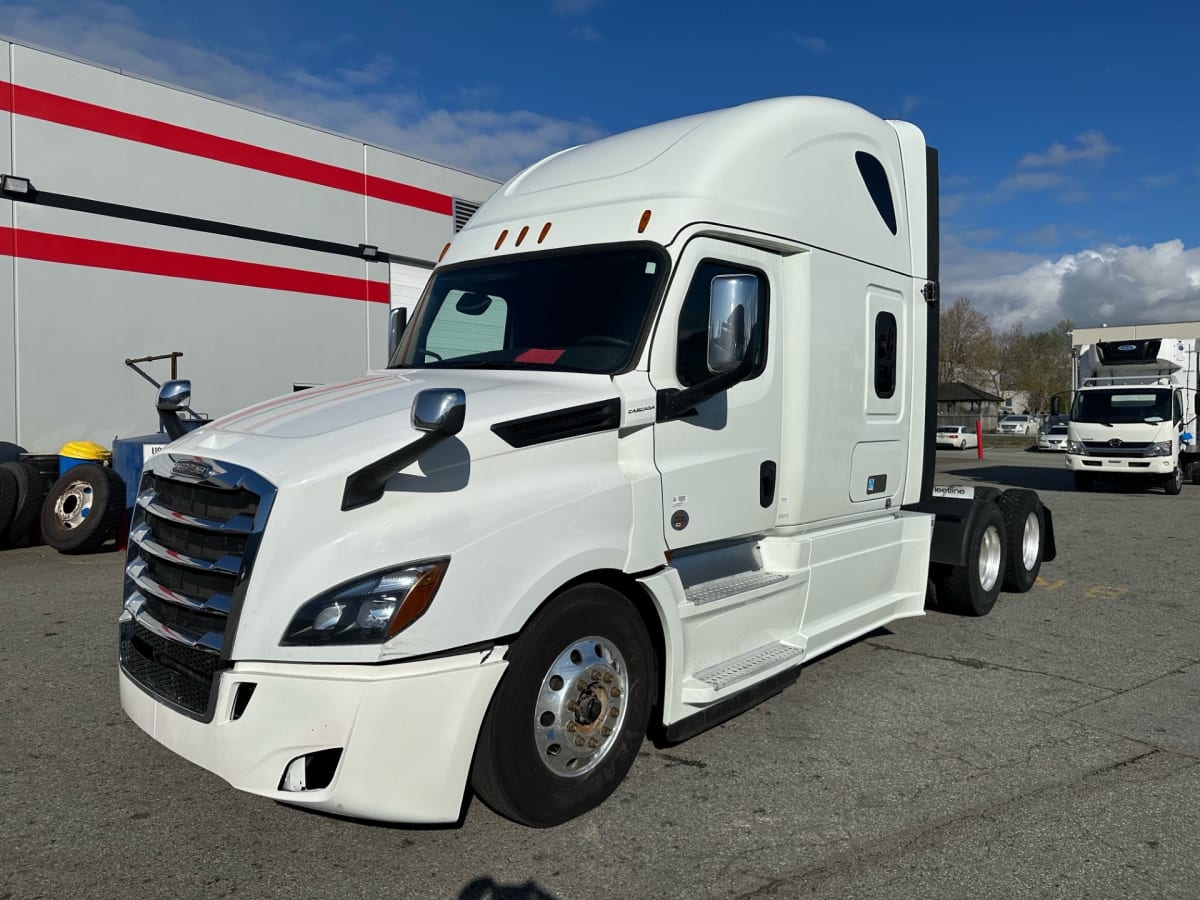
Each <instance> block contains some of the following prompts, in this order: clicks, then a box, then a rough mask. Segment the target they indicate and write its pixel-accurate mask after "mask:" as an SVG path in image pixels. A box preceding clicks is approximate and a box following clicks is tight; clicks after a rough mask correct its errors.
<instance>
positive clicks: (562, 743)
mask: <svg viewBox="0 0 1200 900" xmlns="http://www.w3.org/2000/svg"><path fill="white" fill-rule="evenodd" d="M628 695H629V669H628V667H627V666H626V665H625V658H624V657H623V656H621V651H620V650H618V649H617V648H616V646H615V645H614V644H613V643H612V642H611V641H609V640H607V639H606V638H602V637H596V636H594V635H593V636H591V637H585V638H581V639H580V640H578V641H576V642H574V643H573V644H571V645H570V646H569V647H567V648H566V649H565V650H563V652H562V653H560V654H559V655H558V657H557V658H556V659H555V660H554V662H553V663H552V664H551V666H550V669H549V671H547V672H546V674H545V676H544V677H543V678H542V684H541V687H540V689H539V690H538V696H537V705H536V706H535V707H534V711H533V729H534V732H533V733H534V743H535V745H536V746H537V750H538V758H539V759H540V760H541V761H542V765H544V766H545V767H546V768H547V769H549V770H550V771H551V772H552V773H554V774H555V775H558V776H560V777H563V778H578V777H580V776H582V775H586V774H587V773H588V772H590V771H592V770H593V769H594V768H596V766H598V765H600V762H601V761H602V760H603V759H604V758H605V757H606V756H607V755H608V753H609V751H611V750H612V748H613V745H614V744H615V743H616V742H617V738H618V736H619V735H620V733H621V727H622V725H623V724H624V722H625V711H626V706H627V703H626V700H627V697H628Z"/></svg>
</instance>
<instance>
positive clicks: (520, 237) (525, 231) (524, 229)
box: [517, 225, 529, 247]
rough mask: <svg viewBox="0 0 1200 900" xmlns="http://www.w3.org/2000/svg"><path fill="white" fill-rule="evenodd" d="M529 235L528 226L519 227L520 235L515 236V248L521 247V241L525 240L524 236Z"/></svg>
mask: <svg viewBox="0 0 1200 900" xmlns="http://www.w3.org/2000/svg"><path fill="white" fill-rule="evenodd" d="M527 234H529V226H528V225H523V226H521V233H520V234H518V235H517V246H518V247H520V246H521V241H523V240H525V235H527Z"/></svg>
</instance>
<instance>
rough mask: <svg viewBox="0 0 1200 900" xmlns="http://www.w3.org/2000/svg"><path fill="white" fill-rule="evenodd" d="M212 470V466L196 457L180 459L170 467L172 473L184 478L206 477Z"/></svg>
mask: <svg viewBox="0 0 1200 900" xmlns="http://www.w3.org/2000/svg"><path fill="white" fill-rule="evenodd" d="M210 472H212V466H210V465H209V464H208V463H203V462H200V460H198V459H181V460H179V461H178V462H176V463H175V465H174V466H172V467H171V474H172V475H182V476H183V477H184V478H197V479H203V478H207V477H208V475H209V473H210Z"/></svg>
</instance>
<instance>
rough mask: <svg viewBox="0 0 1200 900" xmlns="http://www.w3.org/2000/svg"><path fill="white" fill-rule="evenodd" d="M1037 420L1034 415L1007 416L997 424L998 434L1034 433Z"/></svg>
mask: <svg viewBox="0 0 1200 900" xmlns="http://www.w3.org/2000/svg"><path fill="white" fill-rule="evenodd" d="M1036 431H1037V420H1036V419H1034V417H1033V416H1005V417H1004V418H1003V419H1001V420H1000V424H998V425H997V426H996V433H997V434H1033V433H1034V432H1036Z"/></svg>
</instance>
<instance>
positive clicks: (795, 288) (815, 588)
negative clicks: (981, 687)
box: [119, 97, 1054, 826]
mask: <svg viewBox="0 0 1200 900" xmlns="http://www.w3.org/2000/svg"><path fill="white" fill-rule="evenodd" d="M937 269H938V232H937V155H936V151H934V150H932V148H927V147H926V143H925V139H924V137H923V135H922V134H921V132H920V131H919V130H918V129H917V128H916V127H915V126H913V125H911V124H908V123H904V122H896V121H885V120H883V119H879V118H876V117H875V116H873V115H871V114H869V113H867V112H865V111H864V110H862V109H859V108H858V107H855V106H852V105H850V104H847V103H842V102H839V101H834V100H827V99H821V98H813V97H800V98H781V99H774V100H764V101H759V102H755V103H750V104H747V105H744V106H740V107H736V108H732V109H727V110H722V111H717V112H712V113H706V114H702V115H696V116H692V117H689V118H684V119H679V120H675V121H670V122H666V123H663V124H659V125H654V126H651V127H647V128H642V129H639V130H636V131H633V132H630V133H627V134H623V135H618V136H615V137H611V138H607V139H604V140H601V141H598V142H596V143H594V144H591V145H586V146H582V147H577V148H574V149H571V150H567V151H564V152H562V153H559V154H557V155H554V156H551V157H549V158H548V159H546V160H544V161H542V162H540V163H538V164H536V165H534V166H532V167H530V168H529V169H527V170H525V171H524V172H522V173H520V174H519V175H517V176H516V177H514V178H513V179H512V180H511V181H509V182H508V183H507V184H506V185H505V186H504V187H503V188H501V190H500V191H499V192H497V194H496V195H495V196H494V197H493V198H492V199H491V200H489V201H488V202H487V203H486V204H485V205H484V206H483V207H482V208H481V209H480V210H479V212H478V213H477V214H476V215H475V216H474V217H473V218H472V220H471V222H470V223H469V224H468V225H467V227H466V228H465V229H464V230H463V231H461V232H460V233H459V234H458V235H457V236H456V237H455V239H454V241H453V243H452V244H450V245H448V249H447V250H446V252H445V253H444V255H443V258H442V259H441V261H440V264H439V265H438V267H437V268H436V269H435V271H434V274H433V276H432V279H431V281H430V283H429V285H428V286H427V288H426V289H425V292H424V295H423V297H422V299H421V302H420V304H419V306H418V308H417V309H416V312H415V315H414V317H413V319H412V321H411V322H410V323H409V326H408V328H407V330H406V331H405V333H404V335H403V339H402V340H401V341H400V342H399V343H398V346H397V347H396V349H395V352H394V353H393V355H392V358H391V363H390V366H389V368H387V369H385V370H381V371H373V372H369V373H367V374H366V375H364V376H363V377H362V378H359V379H357V380H354V381H350V382H347V383H344V384H337V385H329V386H326V387H322V388H317V389H314V390H310V391H307V392H304V393H302V394H296V395H291V396H286V397H281V398H279V399H277V400H274V401H270V402H265V403H261V404H259V405H257V406H252V407H250V408H248V409H246V410H243V411H242V412H238V413H235V414H233V415H230V416H228V417H226V418H223V419H221V420H219V421H216V422H214V423H212V424H209V425H207V426H205V427H203V428H200V429H199V430H196V431H193V432H191V433H189V434H184V433H183V431H182V426H181V424H180V423H178V422H176V421H175V420H174V417H175V416H176V414H177V411H178V410H179V409H181V408H183V407H186V405H187V403H188V397H189V392H190V386H189V385H188V384H186V383H181V382H176V383H172V384H169V385H166V386H164V389H163V391H162V393H161V394H160V398H159V410H160V413H161V414H162V416H163V419H164V422H165V423H166V425H167V427H168V428H169V429H170V430H171V431H172V433H173V434H176V435H179V438H178V439H177V440H176V441H175V442H174V443H173V444H171V445H170V446H169V447H168V448H167V449H166V450H165V451H163V452H162V453H159V454H158V455H157V456H155V457H154V458H153V460H152V461H151V463H150V466H149V471H148V472H147V473H146V475H145V477H144V480H143V482H142V484H141V487H140V493H139V497H138V505H137V510H136V514H135V516H134V520H133V523H132V532H131V538H130V549H129V556H128V566H127V570H126V580H125V593H124V601H125V607H124V612H123V614H122V616H121V622H120V626H119V631H120V639H119V645H120V693H121V702H122V705H123V706H124V708H125V710H126V712H127V713H128V715H129V716H130V717H131V718H132V719H133V720H134V722H136V723H137V724H138V725H139V726H140V727H141V728H142V729H144V730H145V731H146V732H148V733H149V734H150V735H151V736H153V737H154V738H155V739H156V740H158V741H160V742H161V743H163V744H165V745H166V746H167V747H169V748H171V749H172V750H174V751H175V752H176V753H179V754H180V755H182V756H184V757H186V758H188V759H190V760H192V761H193V762H195V763H197V764H199V765H200V766H202V767H204V768H206V769H209V770H211V771H213V772H215V773H217V774H218V775H219V776H221V777H222V778H224V779H226V780H227V781H228V782H230V783H231V784H233V785H234V786H236V787H238V788H241V789H243V790H246V791H250V792H253V793H256V794H260V795H263V796H265V797H270V798H274V799H276V800H280V801H283V802H287V803H292V804H297V805H302V806H308V807H312V808H316V809H321V810H327V811H331V812H336V813H341V814H348V815H353V816H361V817H367V818H372V819H382V820H392V821H407V822H447V821H454V820H456V819H458V818H459V817H460V815H461V814H462V810H463V809H464V798H465V797H467V796H469V794H468V792H467V788H468V786H470V787H471V788H473V790H474V792H475V793H476V794H477V795H479V796H480V797H481V798H482V799H483V800H484V801H486V802H487V803H488V804H489V805H491V806H492V807H493V808H494V809H496V810H498V811H499V812H501V813H502V814H504V815H506V816H509V817H511V818H513V819H515V820H517V821H520V822H524V823H526V824H529V825H534V826H547V825H554V824H557V823H560V822H563V821H565V820H567V819H569V818H571V817H573V816H576V815H578V814H580V813H582V812H584V811H586V810H588V809H590V808H592V807H593V806H595V805H597V804H598V803H600V802H601V801H603V799H604V798H605V797H607V796H608V795H609V793H610V792H611V791H612V790H613V789H614V788H615V787H616V785H617V784H618V783H619V782H620V780H621V779H622V778H623V777H624V775H625V773H626V771H627V770H628V769H629V767H630V766H631V765H632V764H633V761H634V758H635V756H636V754H637V751H638V748H639V746H640V745H641V743H642V740H643V738H644V736H645V734H646V733H647V729H648V728H649V729H652V730H654V731H656V732H658V733H659V734H661V735H662V737H663V738H664V739H665V740H682V739H685V738H686V737H688V736H690V735H692V734H695V733H697V732H698V731H700V730H702V729H704V728H706V727H708V726H711V725H713V724H715V723H718V722H720V721H722V720H724V719H726V718H728V717H730V716H732V715H734V714H736V713H738V712H740V711H742V710H744V709H746V708H748V707H750V706H752V705H753V704H755V703H757V702H759V701H760V700H763V699H764V698H766V697H769V696H771V695H772V694H774V693H777V692H778V691H780V690H782V689H783V688H784V687H785V686H786V685H787V684H789V683H790V682H791V681H792V680H794V679H795V678H796V676H797V674H798V670H799V667H800V666H801V664H802V663H804V662H806V661H808V660H811V659H813V658H815V657H817V656H819V655H821V654H822V653H826V652H828V651H829V650H832V649H833V648H835V647H837V646H839V645H842V644H844V643H846V642H847V641H850V640H853V639H854V638H856V637H859V636H861V635H863V634H866V633H868V632H870V631H872V630H873V629H876V628H879V627H880V626H883V625H885V624H887V623H888V622H891V621H893V620H895V619H899V618H903V617H906V616H918V615H921V614H922V612H923V610H924V608H925V605H926V602H927V598H928V597H929V596H930V595H931V593H936V595H937V602H938V603H939V604H942V605H946V606H950V607H954V608H956V609H957V610H959V611H961V612H963V613H967V614H973V615H982V614H984V613H986V612H987V611H988V610H989V609H990V608H991V606H992V604H993V603H994V602H995V600H996V597H997V594H998V593H999V592H1000V590H1001V588H1002V586H1003V587H1005V588H1007V589H1011V590H1015V591H1021V590H1027V589H1028V588H1029V587H1030V586H1031V585H1032V584H1033V582H1034V579H1035V578H1036V577H1037V573H1038V570H1039V568H1040V566H1041V564H1042V562H1043V560H1047V559H1052V558H1053V556H1054V534H1053V525H1052V521H1051V518H1050V514H1049V510H1046V509H1044V508H1043V506H1042V504H1041V503H1040V501H1039V500H1038V497H1037V495H1036V494H1034V493H1032V492H1030V491H1023V490H1010V491H1005V492H1003V493H1001V492H1000V491H997V490H994V489H988V488H976V489H972V488H969V487H967V488H955V489H949V490H945V491H936V490H935V488H934V485H933V473H934V458H935V451H934V431H935V425H936V414H935V410H936V389H937V384H936V372H937V353H936V348H937V339H938V289H937Z"/></svg>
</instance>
